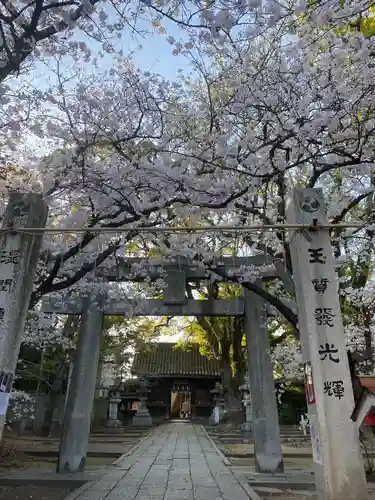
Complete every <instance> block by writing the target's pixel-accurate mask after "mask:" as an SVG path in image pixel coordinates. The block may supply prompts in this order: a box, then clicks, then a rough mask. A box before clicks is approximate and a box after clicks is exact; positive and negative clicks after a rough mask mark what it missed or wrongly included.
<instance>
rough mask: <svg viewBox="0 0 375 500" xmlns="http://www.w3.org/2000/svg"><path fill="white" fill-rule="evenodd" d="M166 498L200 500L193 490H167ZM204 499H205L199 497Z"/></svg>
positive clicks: (171, 499) (170, 499)
mask: <svg viewBox="0 0 375 500" xmlns="http://www.w3.org/2000/svg"><path fill="white" fill-rule="evenodd" d="M164 500H198V499H196V498H195V497H194V495H193V492H192V491H170V490H167V491H166V492H165V496H164ZM199 500H204V499H199Z"/></svg>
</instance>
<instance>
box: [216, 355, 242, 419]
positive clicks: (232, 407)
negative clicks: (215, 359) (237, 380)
mask: <svg viewBox="0 0 375 500" xmlns="http://www.w3.org/2000/svg"><path fill="white" fill-rule="evenodd" d="M221 384H222V386H223V397H224V405H225V408H226V410H227V416H226V419H227V420H229V421H231V422H236V423H242V422H243V421H244V412H243V409H242V404H241V399H240V398H238V397H237V395H236V392H235V390H234V380H233V372H232V367H231V365H230V362H229V360H228V359H222V361H221Z"/></svg>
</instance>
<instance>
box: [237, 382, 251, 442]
mask: <svg viewBox="0 0 375 500" xmlns="http://www.w3.org/2000/svg"><path fill="white" fill-rule="evenodd" d="M239 390H240V391H241V393H242V403H243V405H244V407H245V417H246V418H245V422H244V423H243V424H242V425H241V431H242V432H246V433H249V434H251V433H252V431H253V412H252V407H251V396H250V388H249V384H248V383H247V382H246V383H245V384H242V385H240V386H239Z"/></svg>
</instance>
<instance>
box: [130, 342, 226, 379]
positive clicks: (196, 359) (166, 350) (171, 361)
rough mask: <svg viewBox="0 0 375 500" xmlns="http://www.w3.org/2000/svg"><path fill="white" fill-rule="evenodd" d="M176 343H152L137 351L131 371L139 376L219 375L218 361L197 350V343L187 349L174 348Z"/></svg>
mask: <svg viewBox="0 0 375 500" xmlns="http://www.w3.org/2000/svg"><path fill="white" fill-rule="evenodd" d="M176 345H177V344H172V343H167V342H158V343H155V344H152V345H151V347H150V348H149V350H148V349H147V350H145V351H143V352H139V353H137V354H136V355H135V357H134V361H133V366H132V369H131V371H132V373H133V374H134V375H140V376H147V375H148V376H150V375H159V376H163V375H164V376H170V375H177V376H181V375H184V376H188V375H190V376H195V377H197V376H201V377H219V376H220V366H219V362H218V361H217V360H215V359H209V358H207V357H206V356H203V355H202V354H201V353H200V352H199V345H198V344H191V345H190V346H189V348H188V349H187V348H184V349H182V348H180V347H177V348H176Z"/></svg>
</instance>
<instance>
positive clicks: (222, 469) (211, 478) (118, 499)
mask: <svg viewBox="0 0 375 500" xmlns="http://www.w3.org/2000/svg"><path fill="white" fill-rule="evenodd" d="M249 498H250V497H249V495H248V494H247V493H246V491H245V490H244V489H243V488H242V486H241V484H240V483H239V482H238V480H237V479H236V477H235V476H234V475H233V474H232V472H231V471H230V469H229V468H228V467H227V466H226V465H225V463H224V462H223V460H222V458H221V456H220V455H219V454H218V452H217V451H216V449H215V448H214V447H213V445H212V444H211V442H210V441H209V440H208V439H207V437H206V435H205V433H204V432H203V430H202V428H201V427H200V426H199V425H193V424H189V423H176V424H168V425H164V426H161V427H159V428H158V429H156V430H155V431H154V432H153V433H152V434H151V435H150V436H149V437H148V438H147V439H145V440H144V441H143V442H141V444H140V445H139V446H138V448H136V449H135V451H134V452H133V453H132V454H131V455H129V456H128V457H126V458H124V459H123V460H122V461H120V462H119V463H118V467H117V468H116V469H115V470H111V471H109V472H108V473H107V474H106V475H105V476H103V477H102V479H100V480H99V481H97V482H95V483H91V485H90V486H89V487H88V488H87V489H86V490H85V491H83V492H76V493H73V494H71V495H69V496H68V497H67V499H66V500H104V499H105V500H248V499H249Z"/></svg>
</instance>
